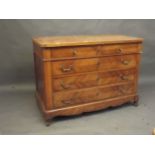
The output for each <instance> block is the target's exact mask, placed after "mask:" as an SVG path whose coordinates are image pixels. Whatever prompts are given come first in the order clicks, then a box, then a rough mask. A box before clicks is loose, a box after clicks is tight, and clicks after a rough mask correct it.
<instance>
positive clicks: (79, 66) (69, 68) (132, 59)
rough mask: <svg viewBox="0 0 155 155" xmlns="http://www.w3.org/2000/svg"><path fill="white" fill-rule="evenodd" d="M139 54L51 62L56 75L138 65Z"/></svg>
mask: <svg viewBox="0 0 155 155" xmlns="http://www.w3.org/2000/svg"><path fill="white" fill-rule="evenodd" d="M137 58H138V55H137V54H134V55H122V56H115V57H103V58H91V59H79V60H64V61H56V62H51V65H52V72H53V75H54V76H57V75H69V74H73V73H83V72H93V71H110V70H116V69H117V70H119V69H129V68H133V67H136V65H137Z"/></svg>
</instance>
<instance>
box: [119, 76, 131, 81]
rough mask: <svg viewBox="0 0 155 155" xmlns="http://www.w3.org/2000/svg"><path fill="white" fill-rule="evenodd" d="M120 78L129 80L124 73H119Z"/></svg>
mask: <svg viewBox="0 0 155 155" xmlns="http://www.w3.org/2000/svg"><path fill="white" fill-rule="evenodd" d="M120 78H121V80H129V78H128V76H126V75H120Z"/></svg>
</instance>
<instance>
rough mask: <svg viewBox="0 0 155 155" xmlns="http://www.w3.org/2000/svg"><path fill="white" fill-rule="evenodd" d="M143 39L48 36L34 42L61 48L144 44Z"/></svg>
mask: <svg viewBox="0 0 155 155" xmlns="http://www.w3.org/2000/svg"><path fill="white" fill-rule="evenodd" d="M142 41H143V39H142V38H136V37H129V36H123V35H94V36H93V35H92V36H88V35H86V36H80V35H79V36H78V35H77V36H48V37H36V38H33V42H34V43H36V44H38V45H39V46H40V47H61V46H78V45H96V44H114V43H136V42H142Z"/></svg>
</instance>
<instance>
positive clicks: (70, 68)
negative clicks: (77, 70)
mask: <svg viewBox="0 0 155 155" xmlns="http://www.w3.org/2000/svg"><path fill="white" fill-rule="evenodd" d="M72 70H73V65H70V66H69V67H68V68H65V67H64V65H61V71H62V72H70V71H72Z"/></svg>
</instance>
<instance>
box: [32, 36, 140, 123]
mask: <svg viewBox="0 0 155 155" xmlns="http://www.w3.org/2000/svg"><path fill="white" fill-rule="evenodd" d="M142 42H143V39H142V38H135V37H128V36H121V35H98V36H64V37H63V36H55V37H37V38H34V39H33V46H34V64H35V75H36V76H35V77H36V98H37V101H38V103H39V106H40V108H41V110H42V112H43V116H44V118H45V120H46V122H48V124H49V120H50V119H52V118H53V117H56V116H67V115H77V114H81V113H84V112H90V111H96V110H100V109H104V108H108V107H112V106H118V105H121V104H124V103H129V102H130V103H132V104H133V105H137V102H138V94H137V86H138V85H137V84H138V74H139V63H140V54H141V51H142Z"/></svg>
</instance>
